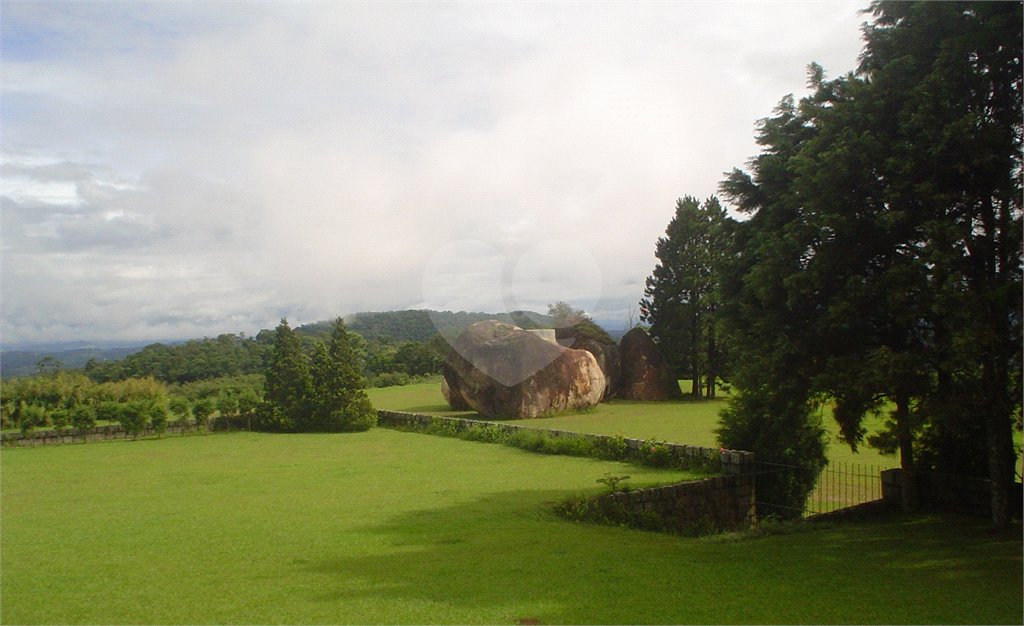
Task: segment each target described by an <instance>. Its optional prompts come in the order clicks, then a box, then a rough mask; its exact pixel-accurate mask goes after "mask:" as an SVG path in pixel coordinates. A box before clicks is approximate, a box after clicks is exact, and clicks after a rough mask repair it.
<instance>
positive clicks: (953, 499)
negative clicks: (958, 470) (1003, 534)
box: [881, 468, 1022, 517]
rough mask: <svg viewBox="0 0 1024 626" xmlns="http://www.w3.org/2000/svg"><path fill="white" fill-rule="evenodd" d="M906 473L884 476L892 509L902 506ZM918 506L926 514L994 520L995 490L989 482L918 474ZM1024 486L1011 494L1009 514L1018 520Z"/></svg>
mask: <svg viewBox="0 0 1024 626" xmlns="http://www.w3.org/2000/svg"><path fill="white" fill-rule="evenodd" d="M902 476H903V470H902V469H899V468H896V469H889V470H885V471H883V472H882V474H881V478H882V499H883V500H884V501H885V502H886V503H888V504H891V505H892V506H893V507H901V506H902V502H903V479H902ZM914 487H915V488H916V491H917V493H916V496H917V506H918V507H919V508H920V509H922V510H925V511H939V512H944V513H960V514H963V515H970V516H974V517H991V516H992V487H991V483H990V482H989V480H988V479H987V478H975V477H973V476H958V475H955V474H940V473H939V472H915V473H914ZM1021 496H1022V491H1021V484H1020V483H1015V484H1014V486H1013V489H1011V490H1010V511H1011V512H1014V511H1015V513H1014V516H1015V517H1019V516H1020V515H1021V506H1022V498H1021Z"/></svg>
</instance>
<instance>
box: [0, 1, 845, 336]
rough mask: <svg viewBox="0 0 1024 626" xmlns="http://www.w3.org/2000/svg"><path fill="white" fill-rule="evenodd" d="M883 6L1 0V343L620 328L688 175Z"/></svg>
mask: <svg viewBox="0 0 1024 626" xmlns="http://www.w3.org/2000/svg"><path fill="white" fill-rule="evenodd" d="M862 8H863V5H862V4H851V3H845V2H790V3H772V2H768V3H762V2H751V3H745V2H729V3H698V2H680V3H665V4H661V3H656V4H655V3H652V4H634V3H605V4H576V3H572V4H570V3H522V4H520V3H476V4H472V3H471V4H427V3H408V4H405V3H386V4H376V3H340V2H339V3H335V2H308V3H109V4H106V3H57V2H53V3H46V2H43V3H17V2H10V3H8V2H5V3H4V5H3V9H2V10H3V21H2V28H3V33H2V34H3V41H2V46H3V49H2V54H3V81H2V90H3V93H2V97H3V109H2V116H3V117H2V126H3V140H2V157H0V158H2V162H0V167H2V183H0V203H2V205H0V208H2V212H3V233H2V236H3V240H2V255H3V256H2V281H3V282H2V297H3V301H2V321H0V332H2V336H3V341H4V344H5V347H10V346H12V345H18V344H22V343H28V342H50V341H67V340H92V341H103V340H136V339H137V340H147V339H154V338H160V339H173V338H189V337H197V336H204V335H215V334H217V333H220V332H239V331H245V332H248V333H252V332H255V331H257V330H259V329H260V328H268V327H272V326H274V325H275V324H276V322H277V320H278V319H279V318H280V317H282V316H287V317H288V318H289V319H290V320H291V321H292V322H293V323H304V322H309V321H313V320H317V319H324V318H329V317H333V316H336V315H342V314H347V313H353V312H358V311H367V310H390V309H402V308H412V307H424V306H431V307H437V306H444V305H448V307H450V308H453V310H458V309H467V310H468V309H485V310H490V309H489V308H486V307H491V306H495V305H498V304H500V305H501V306H504V307H510V306H517V307H520V308H535V309H539V310H543V308H544V305H545V304H546V303H548V302H553V301H555V300H559V299H562V300H569V301H570V302H571V303H573V304H574V305H576V306H579V307H582V308H585V309H587V310H588V311H589V312H590V313H591V314H592V315H594V316H595V317H597V318H599V319H604V320H621V321H622V325H625V319H626V316H627V312H628V309H629V307H631V306H632V307H635V306H636V303H637V301H638V300H639V299H640V298H641V297H642V295H643V287H644V279H645V278H646V277H647V276H648V275H650V272H651V270H652V268H653V266H654V264H655V262H656V259H655V258H654V254H653V253H654V244H655V241H656V239H657V238H658V237H659V236H661V235H662V234H663V232H664V229H665V226H666V225H667V223H668V221H669V219H671V216H672V213H673V209H674V205H675V200H676V198H678V197H680V196H683V195H695V196H698V197H706V196H709V195H711V194H713V193H715V192H716V189H717V185H718V183H719V181H721V180H722V178H723V173H724V172H726V171H728V170H730V169H732V168H733V167H742V166H743V165H744V163H745V162H746V160H747V159H749V158H750V157H752V156H753V155H755V154H756V153H757V146H756V144H755V143H754V131H755V122H756V120H758V119H759V118H763V117H766V116H768V115H770V114H771V110H772V108H773V107H774V105H775V104H776V103H777V102H778V101H779V100H780V99H781V98H782V97H783V96H785V95H786V94H789V93H796V94H797V95H799V94H801V93H803V92H804V90H805V85H806V69H805V68H806V66H807V64H808V63H810V62H812V61H813V62H818V63H820V64H821V65H823V66H824V67H825V68H826V70H827V71H828V72H829V73H830V74H831V75H838V74H841V73H845V72H847V71H850V70H852V69H853V68H854V66H855V64H856V58H857V55H858V53H859V51H860V48H861V41H860V31H859V28H860V25H861V23H862V22H863V21H864V20H865V16H864V15H861V14H859V13H858V11H859V10H860V9H862ZM442 270H443V271H442ZM438 272H441V273H440V274H438ZM484 283H486V284H484ZM562 294H564V295H562ZM455 307H457V308H455Z"/></svg>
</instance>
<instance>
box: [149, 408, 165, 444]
mask: <svg viewBox="0 0 1024 626" xmlns="http://www.w3.org/2000/svg"><path fill="white" fill-rule="evenodd" d="M148 414H149V423H150V424H152V425H153V431H154V432H155V433H156V436H157V438H159V437H160V436H161V435H163V434H164V433H165V432H167V409H166V408H164V406H163V405H162V404H157V403H153V404H151V405H150V407H149V411H148Z"/></svg>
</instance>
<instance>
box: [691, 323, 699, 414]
mask: <svg viewBox="0 0 1024 626" xmlns="http://www.w3.org/2000/svg"><path fill="white" fill-rule="evenodd" d="M690 378H691V379H693V384H692V385H691V386H690V394H691V395H692V396H693V397H694V398H699V397H700V396H701V393H700V391H701V386H700V318H699V317H698V316H697V315H694V316H693V319H692V321H691V326H690Z"/></svg>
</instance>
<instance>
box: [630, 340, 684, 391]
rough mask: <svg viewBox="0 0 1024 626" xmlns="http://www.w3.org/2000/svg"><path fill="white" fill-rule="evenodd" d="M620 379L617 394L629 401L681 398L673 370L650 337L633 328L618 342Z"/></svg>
mask: <svg viewBox="0 0 1024 626" xmlns="http://www.w3.org/2000/svg"><path fill="white" fill-rule="evenodd" d="M619 352H620V354H621V357H620V358H621V361H622V382H621V385H620V388H619V397H621V398H626V399H630V400H675V399H681V398H682V397H683V393H682V391H680V389H679V381H678V380H677V379H676V374H675V372H673V371H672V369H671V368H670V367H669V366H668V363H666V362H665V357H664V356H662V354H661V351H660V350H658V345H657V344H656V343H654V340H653V339H651V336H650V335H648V334H647V332H646V331H644V329H642V328H634V329H633V330H631V331H629V332H628V333H626V334H625V335H624V336H623V337H622V341H621V342H619Z"/></svg>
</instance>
